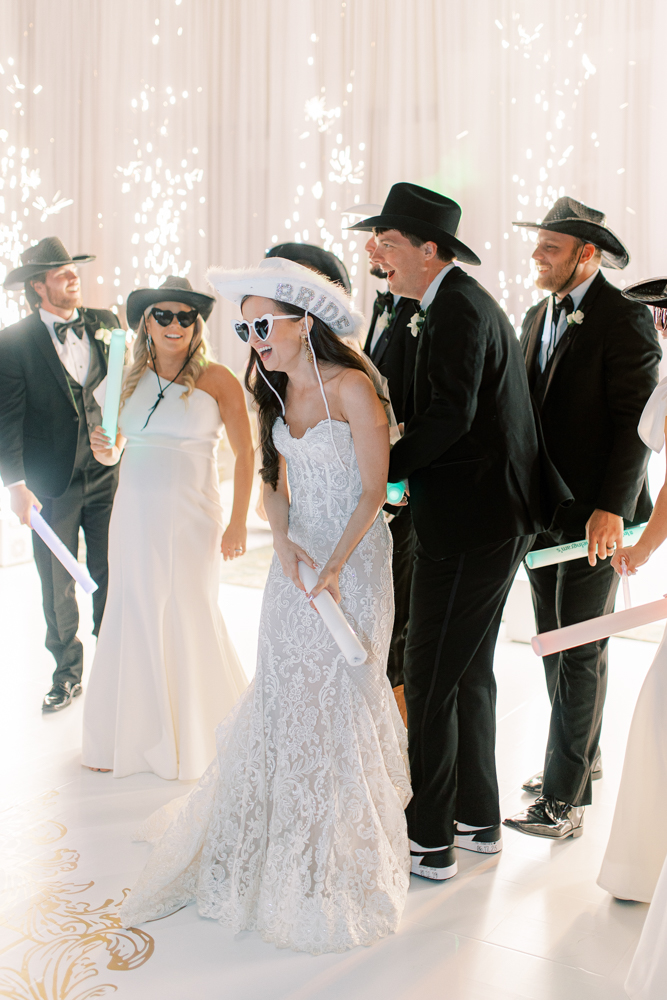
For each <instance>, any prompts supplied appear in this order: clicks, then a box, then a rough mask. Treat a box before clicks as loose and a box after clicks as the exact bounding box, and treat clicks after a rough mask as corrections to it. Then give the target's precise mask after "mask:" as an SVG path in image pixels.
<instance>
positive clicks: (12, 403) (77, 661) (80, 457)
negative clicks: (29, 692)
mask: <svg viewBox="0 0 667 1000" xmlns="http://www.w3.org/2000/svg"><path fill="white" fill-rule="evenodd" d="M94 259H95V258H94V257H90V256H84V255H81V256H78V257H71V256H70V254H69V253H68V252H67V250H66V249H65V247H64V246H63V244H62V243H61V242H60V240H59V239H57V238H56V237H47V238H46V239H43V240H41V241H40V242H39V243H37V244H36V245H35V246H32V247H30V248H29V249H28V250H26V251H25V252H24V253H23V254H22V255H21V261H22V266H21V267H18V268H15V269H14V270H13V271H11V272H10V273H9V274H8V275H7V277H6V279H5V282H4V287H5V288H6V289H9V290H18V289H21V290H23V289H25V295H26V298H27V300H28V302H29V303H30V306H31V308H32V310H33V312H32V313H31V315H29V316H26V317H25V319H22V320H20V322H18V323H14V324H13V325H12V326H9V327H7V328H6V329H5V330H3V331H2V332H1V333H0V475H1V476H2V480H3V482H4V484H5V485H6V486H8V487H9V492H10V495H11V504H12V510H13V511H14V513H15V514H17V515H18V516H19V518H20V519H21V522H22V523H23V524H27V525H29V524H30V510H31V508H32V506H33V505H34V506H35V507H37V509H38V510H40V509H41V511H42V515H43V517H44V519H45V520H46V521H47V522H48V523H49V524H50V526H51V527H52V528H53V530H54V531H55V532H56V534H57V535H59V536H60V538H61V539H62V541H63V542H64V543H65V545H66V546H67V547H68V549H69V550H70V552H72V553H74V554H75V555H76V552H77V549H78V544H79V528H83V531H84V535H85V539H86V550H87V563H88V569H89V571H90V574H91V576H92V578H93V580H95V582H96V583H97V585H98V590H96V591H95V593H94V594H93V619H94V629H93V633H94V635H97V634H98V632H99V627H100V622H101V620H102V613H103V611H104V603H105V600H106V593H107V572H108V571H107V547H108V530H109V517H110V515H111V505H112V503H113V498H114V493H115V491H116V484H117V481H118V467H117V466H105V465H100V464H99V462H97V461H96V459H95V458H94V456H93V453H92V451H91V448H90V440H89V437H90V434H91V433H92V431H93V430H94V429H95V427H97V426H99V425H100V424H101V423H102V413H101V410H100V407H99V405H98V403H97V400H96V399H95V396H94V391H95V389H96V388H97V386H98V385H99V384H100V382H102V380H103V379H104V377H105V376H106V370H107V347H106V345H105V343H104V340H103V339H102V335H100V337H99V338H98V337H97V336H96V334H97V333H98V331H99V330H100V328H106V329H111V328H114V327H117V326H119V323H118V319H117V317H116V316H115V315H114V313H112V312H109V311H107V310H101V309H85V308H83V306H82V300H81V284H80V281H79V276H78V271H77V264H84V263H87V262H88V261H91V260H94ZM33 549H34V553H35V562H36V564H37V570H38V572H39V575H40V578H41V582H42V597H43V604H44V615H45V618H46V625H47V631H46V648H47V649H48V650H49V651H50V652H51V653H52V654H53V656H54V658H55V661H56V669H55V672H54V674H53V685H52V688H51V690H50V691H49V692H48V694H47V695H46V696H45V698H44V703H43V705H42V710H43V711H44V712H57V711H60V710H61V709H63V708H65V707H66V706H67V705H69V704H70V702H71V701H72V698H75V697H77V695H79V694H81V674H82V670H83V647H82V645H81V642H80V641H79V640H78V639H77V637H76V632H77V628H78V625H79V610H78V606H77V603H76V596H75V587H74V580H73V579H72V577H71V576H70V575H69V573H68V572H67V570H66V569H65V568H64V567H63V566H62V564H61V563H60V562H59V561H58V560H57V559H56V558H55V556H53V555H52V554H51V551H50V549H48V548H47V546H46V545H45V544H44V542H43V541H42V540H41V538H40V537H39V536H38V535H37V534H36V533H33Z"/></svg>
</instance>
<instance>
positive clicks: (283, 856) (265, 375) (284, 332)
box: [121, 258, 411, 955]
mask: <svg viewBox="0 0 667 1000" xmlns="http://www.w3.org/2000/svg"><path fill="white" fill-rule="evenodd" d="M209 280H210V281H211V283H212V284H213V285H214V287H215V288H216V289H217V290H218V291H219V292H220V294H221V295H223V296H225V297H226V298H230V299H232V300H233V301H235V302H237V303H239V304H241V303H242V312H243V317H244V319H243V321H236V330H237V332H238V333H239V336H241V337H242V339H244V340H246V341H247V340H249V342H250V345H251V348H252V351H251V358H250V362H249V369H248V375H247V384H248V385H249V387H250V388H251V390H252V391H253V393H254V396H255V399H256V401H257V405H258V410H259V423H260V438H261V446H262V457H263V469H262V477H263V479H264V483H265V488H264V500H265V504H266V512H267V514H268V517H269V521H270V523H271V528H272V530H273V534H274V548H275V555H274V558H273V562H272V565H271V569H270V572H269V577H268V580H267V584H266V590H265V593H264V602H263V606H262V614H261V621H260V632H259V648H258V655H257V672H256V675H255V679H254V681H253V682H252V684H251V685H250V687H249V688H248V690H247V691H246V692H245V694H244V695H243V697H242V698H241V700H240V702H239V704H238V706H237V708H236V709H235V711H234V712H233V713H232V714H231V715H230V716H229V717H228V718H227V719H226V720H225V721H224V722H223V723H222V724H221V725H220V727H219V728H218V732H217V742H218V752H217V757H216V759H215V760H214V761H213V763H212V764H211V766H210V767H209V769H208V770H207V772H206V774H205V775H204V777H203V778H202V779H201V781H200V782H199V785H198V786H197V788H196V789H194V791H193V792H192V793H191V794H190V795H189V796H188V797H187V798H186V799H185V800H179V801H178V802H176V803H171V804H170V806H168V807H166V808H165V809H162V810H160V811H159V812H158V813H156V814H154V816H152V817H150V819H149V820H148V821H147V822H146V823H145V824H144V827H143V829H142V830H141V831H140V835H141V837H142V839H147V840H151V841H154V842H156V844H155V847H154V849H153V853H152V855H151V857H150V859H149V861H148V864H147V866H146V868H145V870H144V872H143V873H142V875H141V876H140V878H139V880H138V882H137V884H136V885H135V886H134V889H133V890H132V892H131V893H130V895H129V896H128V898H127V899H126V900H125V902H124V904H123V906H122V909H121V921H122V923H123V925H124V926H126V927H128V926H131V925H133V924H136V923H139V922H142V921H144V920H150V919H154V918H157V917H161V916H165V915H166V914H168V913H171V912H173V911H174V910H176V909H179V908H180V907H182V906H184V905H185V904H187V903H190V902H194V901H196V903H197V906H198V909H199V913H200V914H201V915H202V916H207V917H212V918H214V919H217V920H219V921H220V923H222V924H224V925H225V926H227V927H231V928H232V929H233V930H234V931H239V930H243V929H255V930H257V931H259V933H260V934H261V935H262V937H263V938H264V939H265V940H266V941H271V942H274V943H275V944H276V945H278V946H279V947H289V948H293V949H295V950H297V951H307V952H310V953H312V954H314V955H318V954H321V953H323V952H340V951H344V950H345V949H347V948H351V947H353V946H355V945H358V944H365V945H368V944H371V943H372V942H373V941H375V940H377V939H378V938H380V937H383V936H384V935H386V934H388V933H390V932H392V931H394V930H395V929H396V927H397V925H398V922H399V920H400V917H401V913H402V911H403V907H404V904H405V898H406V894H407V890H408V884H409V872H410V858H409V846H408V838H407V830H406V823H405V816H404V808H405V806H406V804H407V802H408V801H409V798H410V795H411V792H410V785H409V778H408V770H407V740H406V732H405V727H404V726H403V723H402V721H401V718H400V716H399V713H398V709H397V707H396V701H395V699H394V696H393V693H392V690H391V687H390V685H389V681H388V680H387V676H386V661H387V653H388V648H389V640H390V637H391V630H392V619H393V596H392V582H391V536H390V534H389V530H388V527H387V524H386V522H385V520H384V516H383V513H382V510H381V507H382V503H383V501H384V499H385V496H386V481H387V469H388V461H389V431H388V426H387V418H386V415H385V412H384V410H383V407H382V404H381V402H380V400H379V399H378V395H377V393H376V391H375V389H374V387H373V384H372V383H371V381H370V379H369V377H368V376H367V374H366V373H365V363H364V361H363V360H362V359H361V358H360V356H359V355H358V354H356V353H355V352H354V351H352V350H351V349H350V348H349V347H347V346H345V345H344V344H343V343H342V342H341V341H340V340H339V339H338V337H339V336H341V335H343V334H344V333H345V332H352V330H353V328H354V326H355V324H356V322H357V318H356V316H355V314H354V311H353V307H352V304H351V301H350V299H349V297H348V296H347V295H346V293H345V292H344V291H343V290H342V289H341V288H339V287H336V286H335V285H333V284H331V283H330V282H329V281H327V279H326V278H324V277H322V276H321V275H317V274H314V273H313V272H312V271H309V270H308V269H307V268H305V267H302V266H301V265H300V264H297V263H292V262H291V261H286V260H281V259H280V258H269V259H266V260H264V261H262V263H261V264H260V265H259V267H257V268H254V269H252V270H249V271H232V272H225V271H220V270H217V271H213V272H211V273H210V274H209ZM306 310H308V311H306ZM337 335H338V336H337ZM320 366H321V373H320ZM299 560H303V561H304V562H305V563H307V564H308V565H310V566H313V565H315V567H316V568H317V569H318V570H319V579H318V582H317V585H316V586H315V587H314V588H313V590H312V596H314V595H316V594H317V593H318V592H319V591H321V590H322V589H323V588H326V589H328V590H329V591H330V593H331V594H332V595H333V596H334V597H335V599H336V600H338V601H340V602H341V608H342V609H343V612H344V614H345V616H346V617H347V620H348V622H349V623H350V625H351V626H352V628H353V629H354V631H355V632H356V633H357V636H358V638H359V639H360V641H361V643H362V644H363V646H364V648H365V650H366V652H367V656H368V658H367V661H366V663H364V664H363V665H362V666H358V667H351V666H349V664H348V663H347V662H346V661H345V658H344V656H343V655H342V653H341V652H340V650H339V648H338V646H337V645H336V643H335V642H334V640H333V638H332V636H331V634H330V633H329V631H328V630H327V628H326V627H325V625H324V624H323V622H322V619H321V618H320V616H319V615H318V613H317V612H316V611H315V610H314V608H313V606H312V604H311V603H310V600H309V598H308V596H307V595H306V594H305V592H304V587H303V585H302V583H301V581H300V579H299V575H298V571H297V563H298V561H299Z"/></svg>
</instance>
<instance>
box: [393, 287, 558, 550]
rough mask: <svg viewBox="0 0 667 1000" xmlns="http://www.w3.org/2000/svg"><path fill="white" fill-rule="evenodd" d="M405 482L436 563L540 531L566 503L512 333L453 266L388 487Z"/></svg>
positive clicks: (430, 322) (429, 332) (435, 307)
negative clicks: (540, 431) (543, 448)
mask: <svg viewBox="0 0 667 1000" xmlns="http://www.w3.org/2000/svg"><path fill="white" fill-rule="evenodd" d="M545 468H546V471H545ZM405 478H409V480H410V507H411V509H412V518H413V522H414V526H415V530H416V532H417V536H418V538H419V541H420V542H421V544H422V546H423V548H424V549H425V550H426V553H427V554H428V555H429V556H430V557H431V558H434V559H442V558H445V557H447V556H451V555H455V554H456V553H459V552H464V551H466V550H468V549H473V548H478V547H479V546H481V545H487V544H491V543H493V542H496V541H503V540H506V539H510V538H516V537H519V536H522V535H531V534H534V533H536V532H539V531H542V530H543V529H544V527H545V526H548V524H549V523H550V522H551V518H552V516H553V511H554V509H555V507H556V506H557V504H558V503H560V502H563V501H566V500H567V499H568V491H567V488H566V487H565V485H564V484H563V482H562V480H561V479H560V477H559V476H558V475H557V473H556V471H555V469H553V467H552V466H550V464H549V463H548V459H547V458H546V456H545V455H544V454H542V453H541V449H540V446H539V443H538V430H537V427H536V423H535V418H534V416H533V408H532V405H531V399H530V392H529V389H528V380H527V378H526V370H525V365H524V363H523V358H522V355H521V348H520V347H519V342H518V340H517V337H516V334H515V332H514V330H513V329H512V327H511V326H510V323H509V321H508V319H507V317H506V315H505V313H504V312H503V311H502V309H501V308H500V306H499V305H498V303H497V302H496V301H495V299H494V298H492V296H491V295H489V293H488V292H487V291H486V290H485V289H484V288H482V286H481V285H479V284H478V283H477V282H476V281H475V280H474V279H473V278H471V277H470V276H469V275H467V274H466V273H465V272H464V271H462V270H461V269H460V268H459V267H454V268H453V269H452V270H451V271H450V272H449V273H448V274H447V275H446V276H445V278H444V279H443V281H442V283H441V285H440V287H439V289H438V291H437V293H436V296H435V299H434V300H433V302H432V304H431V306H430V308H429V309H428V312H427V315H426V320H425V323H424V326H423V327H422V330H421V333H420V334H419V337H418V346H417V359H416V371H415V383H414V415H413V416H412V418H411V419H410V421H409V422H408V424H407V426H406V429H405V434H404V436H403V437H402V438H401V440H400V441H398V442H397V443H396V444H395V445H394V447H393V448H392V451H391V458H390V466H389V479H390V481H392V482H395V481H397V480H400V479H405Z"/></svg>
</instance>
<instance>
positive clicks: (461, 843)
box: [454, 823, 503, 854]
mask: <svg viewBox="0 0 667 1000" xmlns="http://www.w3.org/2000/svg"><path fill="white" fill-rule="evenodd" d="M454 847H462V848H463V850H464V851H476V852H477V854H498V853H499V852H500V851H502V849H503V839H502V836H501V833H500V825H498V826H485V827H482V829H481V830H460V829H459V825H458V823H454Z"/></svg>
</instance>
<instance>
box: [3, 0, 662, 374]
mask: <svg viewBox="0 0 667 1000" xmlns="http://www.w3.org/2000/svg"><path fill="white" fill-rule="evenodd" d="M666 32H667V4H665V3H664V0H642V2H641V3H638V2H636V0H558V3H551V4H536V3H534V2H533V0H515V2H512V3H511V2H509V0H466V2H465V3H461V2H460V0H409V2H406V0H346V2H341V0H243V2H240V0H86V2H83V0H58V2H57V3H56V2H54V0H22V2H18V0H14V2H9V0H4V2H2V3H1V4H0V68H1V69H2V73H1V74H0V182H1V183H2V187H1V189H0V257H1V258H2V263H0V276H2V275H4V271H3V267H5V266H6V267H10V266H13V264H15V263H17V261H18V253H19V251H20V249H22V248H24V247H25V246H26V245H28V244H29V243H30V242H33V241H35V240H38V239H40V238H41V237H43V236H45V235H49V234H56V235H59V236H60V237H61V238H62V239H63V240H64V242H65V244H66V246H67V247H68V248H69V249H70V251H71V252H72V253H79V252H88V253H94V254H96V255H97V260H96V261H95V262H94V263H92V264H90V265H87V266H86V267H85V268H83V269H82V275H83V278H84V290H85V301H86V302H87V304H90V305H97V306H111V305H115V306H116V307H117V308H118V309H119V310H120V312H121V315H122V308H123V307H122V302H123V301H124V299H125V297H126V296H127V293H128V292H129V291H130V290H131V289H132V287H134V286H135V285H136V284H146V283H149V281H152V282H154V283H157V282H158V281H160V280H161V279H162V278H163V276H164V275H165V274H166V273H172V272H175V271H178V272H179V273H187V274H188V275H189V277H190V279H191V280H192V282H193V284H194V285H195V287H199V288H202V287H204V280H205V279H204V273H205V270H206V267H207V266H208V265H210V264H220V263H222V264H226V265H229V266H235V267H238V266H245V265H249V264H252V263H255V262H257V260H258V259H259V258H261V257H262V256H263V254H264V251H265V249H266V248H267V247H268V246H270V245H271V242H272V241H279V242H282V241H283V240H286V239H302V240H307V241H309V242H317V243H321V244H323V245H325V246H327V247H329V248H331V249H333V250H334V251H335V252H337V253H338V254H339V255H340V256H341V257H342V258H343V259H344V261H345V263H346V265H347V267H348V269H349V270H350V271H351V272H352V276H353V282H354V286H355V292H356V295H357V300H358V302H359V303H360V304H361V306H362V308H364V309H366V310H368V309H369V306H370V304H371V302H372V297H373V294H374V291H375V288H376V287H377V284H378V283H377V282H375V281H374V280H373V279H371V278H369V277H368V276H367V273H366V272H367V266H366V257H365V254H364V252H363V242H364V237H363V235H355V234H351V235H349V236H348V235H347V234H346V233H344V232H343V230H342V221H343V217H342V215H341V210H342V209H343V208H345V207H347V206H348V205H350V204H351V203H353V202H354V201H355V199H356V200H357V201H360V202H362V203H363V202H368V201H373V202H382V201H383V200H384V197H385V195H386V193H387V191H388V189H389V187H390V186H391V184H392V183H394V182H396V181H399V180H408V181H413V182H416V183H418V184H423V185H425V186H427V187H432V188H435V189H437V190H439V191H442V192H443V193H446V194H448V195H450V196H452V197H454V198H456V199H457V200H458V201H459V202H460V203H461V205H462V207H463V221H462V225H461V229H460V232H459V235H460V237H461V238H462V239H463V240H464V241H465V242H467V243H468V244H469V245H470V246H471V247H472V248H473V249H474V250H475V251H476V252H477V253H478V254H479V256H480V257H481V258H482V261H483V264H482V267H480V268H476V269H472V268H471V269H470V270H471V272H474V274H475V276H476V277H478V278H479V280H481V281H482V282H483V283H484V284H485V285H486V286H487V288H488V289H489V290H490V291H491V292H492V293H493V294H494V295H496V296H498V297H499V298H501V299H502V300H503V301H504V302H505V305H506V308H507V312H508V314H509V315H510V316H511V317H513V321H514V323H515V325H518V324H519V322H520V317H521V315H522V313H523V312H524V311H525V309H526V308H527V307H528V305H530V303H531V302H532V301H533V295H534V294H535V293H534V292H533V287H532V282H531V277H530V275H531V271H530V250H531V244H530V238H529V236H528V235H527V234H526V233H525V232H522V231H516V230H513V228H512V225H511V223H512V220H513V219H517V218H523V219H524V220H525V219H539V218H541V217H542V216H543V215H544V213H545V211H546V208H547V206H548V205H549V204H550V203H551V202H552V201H553V200H554V198H555V197H557V196H558V194H560V193H568V194H572V195H573V196H574V197H577V198H580V199H581V200H583V201H585V202H587V203H589V204H591V205H593V206H594V207H596V208H601V209H603V210H604V211H606V213H607V216H608V220H609V224H610V226H611V227H612V229H614V230H615V231H616V232H617V233H618V234H619V235H620V236H621V238H622V239H623V240H624V241H625V242H626V243H627V245H628V246H629V248H630V251H631V254H632V263H631V265H630V267H629V268H628V269H627V270H626V271H625V272H608V276H609V277H610V278H611V279H612V280H614V281H617V282H618V283H619V284H622V283H624V282H625V283H629V282H630V281H633V280H637V279H639V278H641V277H645V276H651V275H655V274H659V273H667V249H665V248H663V245H662V244H663V239H662V235H663V229H664V225H665V218H666V214H665V197H664V194H663V182H662V174H663V157H664V152H665V145H666V144H665V139H664V137H663V134H664V128H663V121H664V120H665V110H666V108H665V105H666V103H667V102H666V96H665V85H664V82H663V62H664V53H663V48H664V42H663V40H664V38H665V37H666ZM22 309H25V305H24V304H22V303H21V301H20V299H19V297H18V296H16V295H14V296H4V295H0V321H1V322H3V323H8V322H12V321H14V320H15V319H16V318H18V316H19V315H20V311H21V310H22ZM231 315H232V309H231V308H229V307H227V306H221V307H219V308H217V309H216V310H215V312H214V314H213V317H212V321H211V326H212V330H213V333H214V338H215V341H216V345H217V349H218V353H219V356H220V357H221V359H222V360H224V361H225V362H227V363H228V364H230V365H232V366H233V367H234V368H236V369H238V368H239V367H240V366H241V365H242V363H243V360H244V358H245V351H246V349H245V348H244V347H243V345H242V344H240V342H235V340H234V337H233V334H232V333H231V331H230V330H228V323H227V320H228V318H229V316H231Z"/></svg>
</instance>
